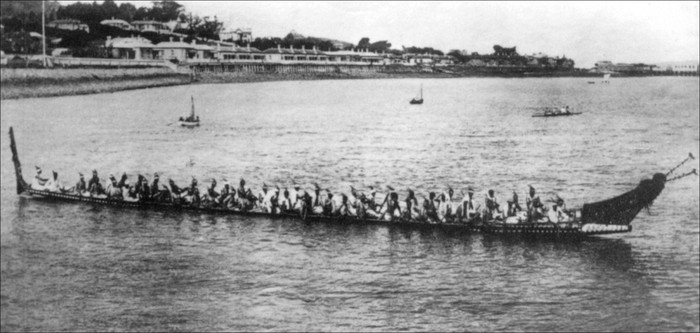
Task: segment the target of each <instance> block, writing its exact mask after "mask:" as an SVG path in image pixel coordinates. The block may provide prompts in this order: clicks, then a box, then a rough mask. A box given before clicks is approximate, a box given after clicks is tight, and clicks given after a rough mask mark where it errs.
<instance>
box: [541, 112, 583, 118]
mask: <svg viewBox="0 0 700 333" xmlns="http://www.w3.org/2000/svg"><path fill="white" fill-rule="evenodd" d="M581 113H583V112H571V113H553V114H533V115H532V116H533V117H565V116H575V115H579V114H581Z"/></svg>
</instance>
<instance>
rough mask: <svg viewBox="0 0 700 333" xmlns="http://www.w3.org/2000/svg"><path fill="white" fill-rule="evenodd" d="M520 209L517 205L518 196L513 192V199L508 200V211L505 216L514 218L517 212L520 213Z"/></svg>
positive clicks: (518, 204)
mask: <svg viewBox="0 0 700 333" xmlns="http://www.w3.org/2000/svg"><path fill="white" fill-rule="evenodd" d="M522 210H523V209H522V208H520V203H518V194H517V193H515V191H513V197H512V198H511V199H510V200H508V210H507V212H506V215H507V216H515V215H516V214H518V212H520V211H522Z"/></svg>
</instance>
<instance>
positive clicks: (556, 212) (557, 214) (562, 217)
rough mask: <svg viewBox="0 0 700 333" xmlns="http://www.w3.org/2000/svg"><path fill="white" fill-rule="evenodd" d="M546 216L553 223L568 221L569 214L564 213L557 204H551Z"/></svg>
mask: <svg viewBox="0 0 700 333" xmlns="http://www.w3.org/2000/svg"><path fill="white" fill-rule="evenodd" d="M547 217H548V218H549V222H553V223H558V222H568V221H569V215H566V213H564V211H563V210H562V209H561V208H559V206H558V205H553V206H552V209H550V210H549V212H547Z"/></svg>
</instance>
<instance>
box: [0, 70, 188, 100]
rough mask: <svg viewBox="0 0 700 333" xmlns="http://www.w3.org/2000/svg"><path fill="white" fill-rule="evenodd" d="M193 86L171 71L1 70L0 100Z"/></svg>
mask: <svg viewBox="0 0 700 333" xmlns="http://www.w3.org/2000/svg"><path fill="white" fill-rule="evenodd" d="M189 83H191V77H190V75H188V74H181V73H176V72H173V71H172V70H170V69H168V68H131V69H125V68H121V69H120V68H107V69H105V68H52V69H42V68H2V69H0V85H1V86H2V89H0V99H19V98H33V97H50V96H69V95H83V94H96V93H105V92H114V91H121V90H129V89H142V88H151V87H162V86H172V85H180V84H189Z"/></svg>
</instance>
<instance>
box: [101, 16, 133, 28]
mask: <svg viewBox="0 0 700 333" xmlns="http://www.w3.org/2000/svg"><path fill="white" fill-rule="evenodd" d="M100 24H101V25H106V26H110V27H115V28H119V29H122V30H135V29H134V27H133V26H132V25H131V24H129V22H127V21H124V20H120V19H115V18H114V17H113V18H111V19H109V20H102V21H101V22H100Z"/></svg>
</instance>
